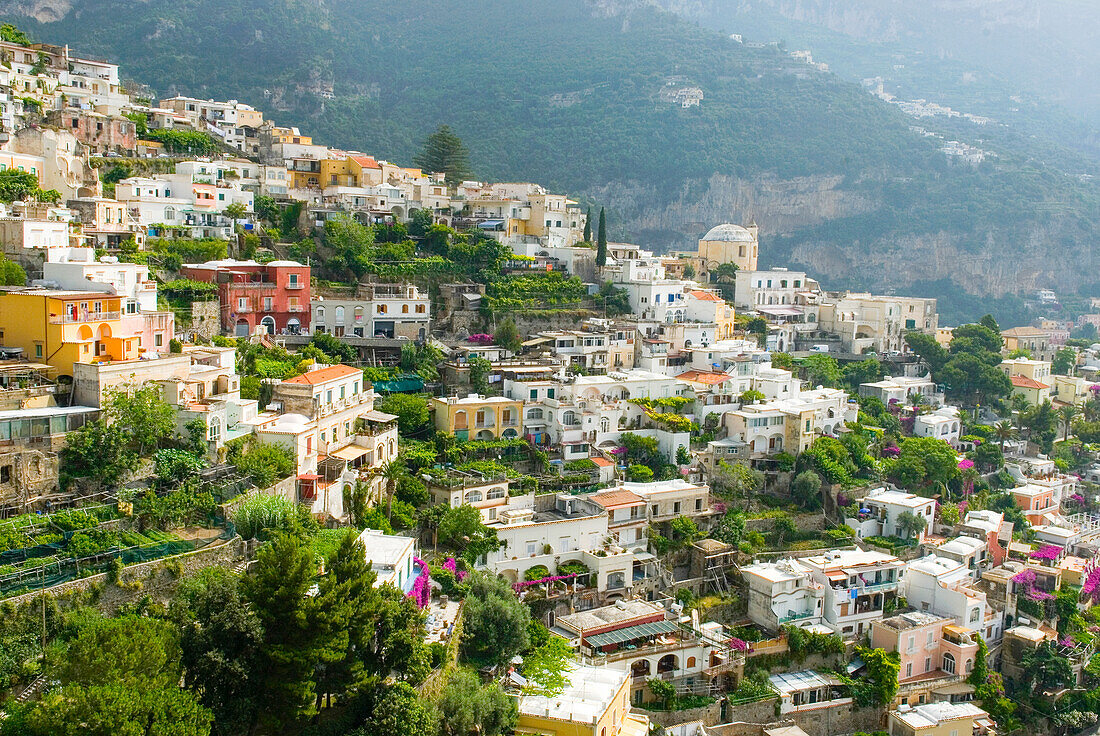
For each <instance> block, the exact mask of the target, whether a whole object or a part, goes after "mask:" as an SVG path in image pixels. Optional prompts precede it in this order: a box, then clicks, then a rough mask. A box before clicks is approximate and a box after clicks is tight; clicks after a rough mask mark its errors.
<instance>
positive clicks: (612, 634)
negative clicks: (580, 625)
mask: <svg viewBox="0 0 1100 736" xmlns="http://www.w3.org/2000/svg"><path fill="white" fill-rule="evenodd" d="M679 630H680V625H679V624H678V623H676V622H675V621H670V620H668V619H665V620H664V621H653V622H652V623H648V624H638V625H637V626H627V627H626V628H625V629H619V630H617V631H609V632H607V633H606V634H594V635H592V636H587V637H585V638H584V643H585V644H587V645H588V646H590V647H608V646H612V645H614V644H623V643H625V642H628V641H634V640H635V639H643V638H645V637H647V636H657V635H658V634H671V633H672V632H673V631H679Z"/></svg>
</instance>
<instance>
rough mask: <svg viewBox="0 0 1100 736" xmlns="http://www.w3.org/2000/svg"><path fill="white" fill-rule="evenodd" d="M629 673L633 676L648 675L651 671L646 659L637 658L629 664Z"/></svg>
mask: <svg viewBox="0 0 1100 736" xmlns="http://www.w3.org/2000/svg"><path fill="white" fill-rule="evenodd" d="M630 674H631V676H633V677H649V675H650V674H652V673H651V671H650V668H649V660H648V659H639V660H637V661H636V662H634V663H633V664H631V665H630Z"/></svg>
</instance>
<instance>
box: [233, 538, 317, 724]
mask: <svg viewBox="0 0 1100 736" xmlns="http://www.w3.org/2000/svg"><path fill="white" fill-rule="evenodd" d="M315 573H316V569H315V567H314V564H313V554H312V553H311V552H310V551H309V550H308V549H306V548H305V547H304V546H303V545H302V542H301V540H300V539H299V538H298V537H297V536H294V535H291V534H284V533H278V534H276V535H275V538H274V540H273V541H272V542H271V543H270V544H265V545H264V546H263V547H261V548H260V551H259V554H258V555H257V559H256V564H255V565H254V566H253V568H252V570H251V572H250V574H249V575H248V576H247V577H245V578H244V580H243V581H242V582H241V587H242V592H243V593H244V595H245V598H246V599H247V600H248V602H249V603H250V604H251V606H252V610H253V611H255V612H256V615H257V617H258V618H259V619H260V623H261V624H262V625H263V630H264V642H263V650H262V654H261V658H260V659H261V662H260V668H259V671H260V675H259V677H258V681H257V682H256V692H257V693H258V694H259V700H260V713H261V717H262V719H263V720H264V721H266V722H267V724H268V725H270V726H272V727H273V730H279V729H280V728H282V727H285V726H286V725H288V724H290V723H293V722H294V721H295V720H296V719H297V718H298V716H299V715H300V714H301V713H302V712H303V711H305V710H306V709H308V708H309V707H310V706H312V704H313V697H314V683H313V667H314V662H315V661H316V658H317V656H316V655H317V651H316V648H317V636H318V632H317V631H315V630H314V629H313V628H312V627H311V625H310V624H311V621H310V616H309V611H310V607H311V606H312V605H313V604H312V599H311V598H310V597H309V596H307V595H306V592H307V591H308V590H309V586H310V585H311V584H312V582H313V576H314V574H315Z"/></svg>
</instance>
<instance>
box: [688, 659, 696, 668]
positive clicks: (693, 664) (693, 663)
mask: <svg viewBox="0 0 1100 736" xmlns="http://www.w3.org/2000/svg"><path fill="white" fill-rule="evenodd" d="M687 666H688V667H694V666H695V657H688V661H687Z"/></svg>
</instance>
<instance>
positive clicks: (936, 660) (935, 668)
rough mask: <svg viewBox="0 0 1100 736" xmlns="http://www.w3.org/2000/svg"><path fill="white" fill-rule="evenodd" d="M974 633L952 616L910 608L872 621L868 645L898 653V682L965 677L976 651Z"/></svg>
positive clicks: (968, 672) (970, 667) (971, 668)
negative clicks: (907, 611) (899, 665)
mask: <svg viewBox="0 0 1100 736" xmlns="http://www.w3.org/2000/svg"><path fill="white" fill-rule="evenodd" d="M975 636H976V635H975V633H974V632H973V631H972V630H970V629H968V628H966V627H964V626H959V625H958V624H956V623H955V621H954V619H951V618H945V617H943V616H937V615H935V614H932V613H924V612H922V611H910V612H909V613H902V614H898V615H897V616H891V617H890V618H886V619H882V620H881V621H873V622H872V623H871V646H872V647H876V648H880V649H885V650H886V651H888V652H897V653H898V656H899V657H900V658H901V670H900V671H899V672H898V682H899V683H906V682H915V681H921V680H934V679H939V678H942V677H952V676H960V677H966V676H967V675H969V674H970V671H971V670H973V669H974V657H975V656H976V655H977V653H978V643H977V640H976V639H975Z"/></svg>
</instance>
